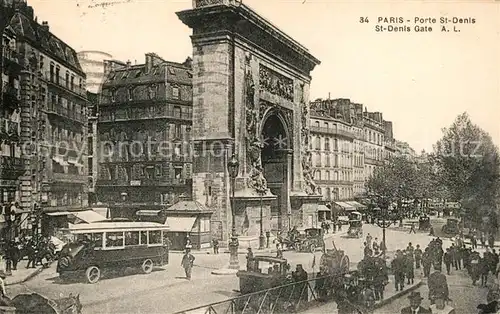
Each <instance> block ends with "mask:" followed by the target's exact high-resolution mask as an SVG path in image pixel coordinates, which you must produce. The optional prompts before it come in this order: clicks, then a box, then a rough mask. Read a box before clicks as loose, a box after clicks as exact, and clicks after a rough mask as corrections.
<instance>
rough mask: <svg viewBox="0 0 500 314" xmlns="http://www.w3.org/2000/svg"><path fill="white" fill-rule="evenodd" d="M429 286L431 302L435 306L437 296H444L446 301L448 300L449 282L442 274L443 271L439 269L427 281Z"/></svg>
mask: <svg viewBox="0 0 500 314" xmlns="http://www.w3.org/2000/svg"><path fill="white" fill-rule="evenodd" d="M427 286H428V287H429V301H430V302H431V304H434V300H435V298H436V296H443V297H444V298H445V300H448V296H449V291H448V281H447V280H446V276H445V275H444V274H443V273H441V269H440V268H437V269H436V270H435V271H434V272H433V273H432V274H431V275H430V276H429V279H428V280H427Z"/></svg>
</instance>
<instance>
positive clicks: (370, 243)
mask: <svg viewBox="0 0 500 314" xmlns="http://www.w3.org/2000/svg"><path fill="white" fill-rule="evenodd" d="M366 246H368V247H369V248H371V247H372V235H371V234H369V233H368V235H367V236H366Z"/></svg>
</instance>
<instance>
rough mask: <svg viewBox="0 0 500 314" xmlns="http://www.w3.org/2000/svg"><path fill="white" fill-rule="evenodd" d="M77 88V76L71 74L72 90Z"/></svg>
mask: <svg viewBox="0 0 500 314" xmlns="http://www.w3.org/2000/svg"><path fill="white" fill-rule="evenodd" d="M74 89H75V77H74V76H71V90H74Z"/></svg>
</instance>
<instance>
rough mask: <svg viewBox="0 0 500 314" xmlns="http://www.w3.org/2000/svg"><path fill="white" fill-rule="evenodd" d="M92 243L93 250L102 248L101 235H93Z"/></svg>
mask: <svg viewBox="0 0 500 314" xmlns="http://www.w3.org/2000/svg"><path fill="white" fill-rule="evenodd" d="M92 242H93V243H94V248H99V249H100V248H102V233H93V234H92Z"/></svg>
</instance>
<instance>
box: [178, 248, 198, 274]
mask: <svg viewBox="0 0 500 314" xmlns="http://www.w3.org/2000/svg"><path fill="white" fill-rule="evenodd" d="M194 260H195V257H194V256H193V255H192V254H191V249H189V248H186V252H185V253H184V256H183V257H182V262H181V266H182V267H183V268H184V272H185V273H186V279H187V280H191V270H192V268H193V263H194Z"/></svg>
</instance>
